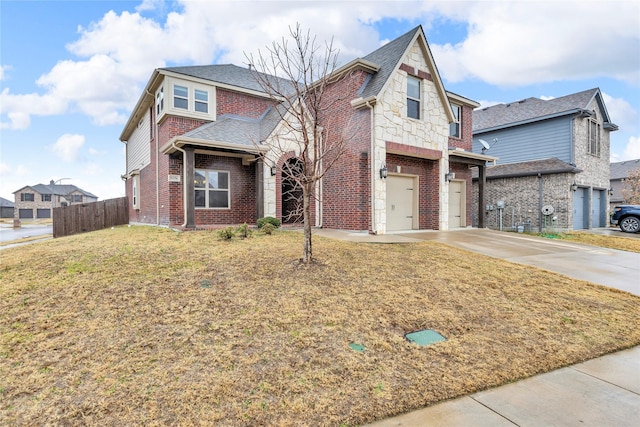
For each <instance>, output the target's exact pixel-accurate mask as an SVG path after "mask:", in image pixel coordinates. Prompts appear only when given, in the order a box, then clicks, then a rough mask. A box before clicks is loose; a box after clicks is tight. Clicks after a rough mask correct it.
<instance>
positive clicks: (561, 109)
mask: <svg viewBox="0 0 640 427" xmlns="http://www.w3.org/2000/svg"><path fill="white" fill-rule="evenodd" d="M594 98H595V99H596V100H597V102H598V103H599V105H600V109H601V110H602V112H603V116H604V117H603V121H604V123H605V128H606V129H609V130H612V131H615V130H617V129H618V126H617V125H615V124H613V123H611V120H610V119H609V114H608V113H607V110H606V108H605V105H604V102H603V100H602V94H601V93H600V89H598V88H594V89H589V90H585V91H582V92H578V93H574V94H571V95H566V96H561V97H559V98H553V99H549V100H543V99H539V98H526V99H523V100H520V101H515V102H511V103H508V104H498V105H493V106H491V107H486V108H481V109H479V110H474V112H473V132H474V133H480V132H486V131H492V130H496V129H500V128H505V127H511V126H517V125H521V124H525V123H530V122H535V121H540V120H546V119H550V118H554V117H560V116H564V115H569V114H579V113H583V114H587V115H588V114H589V113H590V112H589V111H587V108H588V107H589V104H591V102H592V100H593V99H594Z"/></svg>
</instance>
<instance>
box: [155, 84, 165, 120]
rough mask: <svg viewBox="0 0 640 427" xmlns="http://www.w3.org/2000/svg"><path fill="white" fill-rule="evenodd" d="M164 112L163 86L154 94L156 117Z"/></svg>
mask: <svg viewBox="0 0 640 427" xmlns="http://www.w3.org/2000/svg"><path fill="white" fill-rule="evenodd" d="M163 111H164V86H163V87H160V89H158V92H156V116H158V117H159V116H160V114H162V112H163Z"/></svg>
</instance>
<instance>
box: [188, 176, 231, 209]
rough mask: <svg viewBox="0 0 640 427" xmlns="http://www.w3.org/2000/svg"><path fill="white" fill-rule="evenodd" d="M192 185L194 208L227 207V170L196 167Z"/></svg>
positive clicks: (228, 197)
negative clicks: (193, 189) (193, 188)
mask: <svg viewBox="0 0 640 427" xmlns="http://www.w3.org/2000/svg"><path fill="white" fill-rule="evenodd" d="M194 186H195V205H196V208H208V209H229V206H230V194H229V193H230V192H229V172H226V171H217V170H204V169H196V171H195V176H194Z"/></svg>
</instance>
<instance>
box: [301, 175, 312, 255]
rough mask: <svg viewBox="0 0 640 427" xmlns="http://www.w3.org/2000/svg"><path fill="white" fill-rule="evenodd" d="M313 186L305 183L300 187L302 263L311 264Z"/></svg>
mask: <svg viewBox="0 0 640 427" xmlns="http://www.w3.org/2000/svg"><path fill="white" fill-rule="evenodd" d="M312 186H313V184H312V183H308V182H305V183H304V184H303V185H302V209H303V211H302V217H303V229H304V243H303V249H302V262H303V263H305V264H308V263H309V262H311V258H312V255H313V250H312V246H311V189H312Z"/></svg>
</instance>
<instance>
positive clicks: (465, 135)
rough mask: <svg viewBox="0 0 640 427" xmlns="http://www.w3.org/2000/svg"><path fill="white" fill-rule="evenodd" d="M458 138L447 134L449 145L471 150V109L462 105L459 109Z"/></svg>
mask: <svg viewBox="0 0 640 427" xmlns="http://www.w3.org/2000/svg"><path fill="white" fill-rule="evenodd" d="M460 116H461V117H460V138H455V137H452V136H449V147H456V148H462V149H463V150H467V151H472V149H471V146H472V144H473V109H472V108H471V107H468V106H465V105H463V106H462V108H461V109H460Z"/></svg>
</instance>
